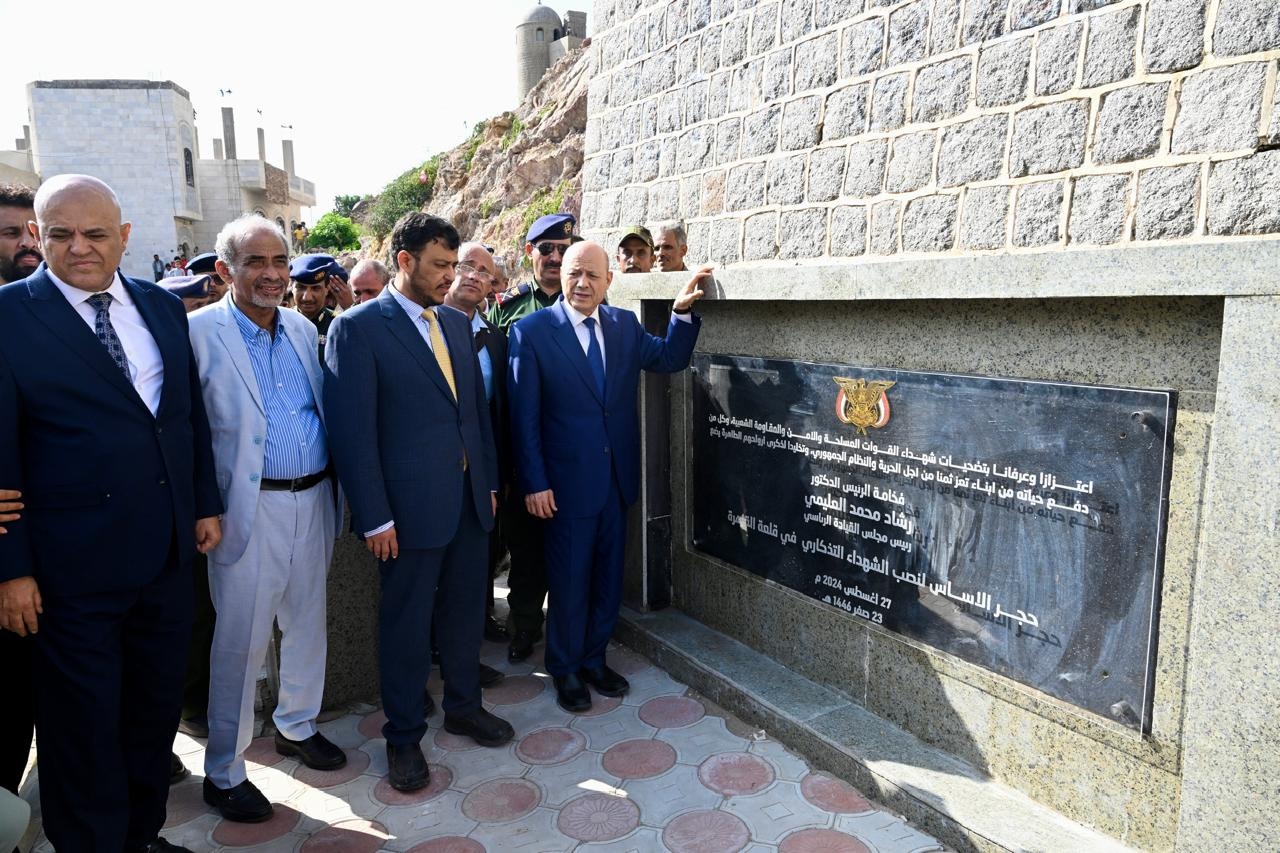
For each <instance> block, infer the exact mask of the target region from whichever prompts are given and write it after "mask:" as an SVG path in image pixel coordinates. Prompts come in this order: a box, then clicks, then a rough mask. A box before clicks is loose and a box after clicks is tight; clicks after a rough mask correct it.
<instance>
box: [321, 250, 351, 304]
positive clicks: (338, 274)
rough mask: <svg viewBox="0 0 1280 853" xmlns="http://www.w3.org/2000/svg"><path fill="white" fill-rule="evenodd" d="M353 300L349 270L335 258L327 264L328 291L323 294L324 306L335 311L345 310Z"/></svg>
mask: <svg viewBox="0 0 1280 853" xmlns="http://www.w3.org/2000/svg"><path fill="white" fill-rule="evenodd" d="M355 302H356V300H355V292H354V291H353V290H352V289H351V272H350V271H349V270H348V269H347V268H346V267H344V266H343V265H342V262H341V261H339V260H337V259H336V258H335V259H334V261H333V263H331V264H329V292H328V293H327V294H326V295H325V299H324V307H325V308H328V309H329V310H330V311H332V312H334V313H336V312H338V311H346V310H347V309H348V308H350V307H351V306H352V305H354V304H355Z"/></svg>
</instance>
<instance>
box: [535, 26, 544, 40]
mask: <svg viewBox="0 0 1280 853" xmlns="http://www.w3.org/2000/svg"><path fill="white" fill-rule="evenodd" d="M533 40H534V41H546V40H547V34H546V33H545V32H543V31H542V28H541V27H539V28H538V29H537V30H536V31H535V32H534V34H533Z"/></svg>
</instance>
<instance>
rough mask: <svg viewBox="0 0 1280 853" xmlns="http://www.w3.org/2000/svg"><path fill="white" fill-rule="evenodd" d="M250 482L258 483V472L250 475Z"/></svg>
mask: <svg viewBox="0 0 1280 853" xmlns="http://www.w3.org/2000/svg"><path fill="white" fill-rule="evenodd" d="M249 482H250V483H256V482H258V475H257V474H250V475H249Z"/></svg>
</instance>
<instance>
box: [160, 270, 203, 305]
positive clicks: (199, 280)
mask: <svg viewBox="0 0 1280 853" xmlns="http://www.w3.org/2000/svg"><path fill="white" fill-rule="evenodd" d="M209 280H210V277H209V276H207V275H184V276H175V277H174V278H166V279H165V280H164V284H163V285H162V287H164V289H165V290H167V291H169V292H170V293H172V294H173V295H174V296H176V297H178V298H179V299H181V300H182V309H183V310H184V311H186V312H187V313H188V314H190V313H191V312H192V311H195V310H196V309H197V308H203V307H204V306H206V305H208V304H209V302H210V299H209V294H210V288H209Z"/></svg>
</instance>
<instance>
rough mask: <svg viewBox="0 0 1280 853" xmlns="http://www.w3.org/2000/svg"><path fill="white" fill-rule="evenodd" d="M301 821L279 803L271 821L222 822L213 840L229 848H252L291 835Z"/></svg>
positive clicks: (217, 827)
mask: <svg viewBox="0 0 1280 853" xmlns="http://www.w3.org/2000/svg"><path fill="white" fill-rule="evenodd" d="M300 819H301V815H299V814H298V813H297V812H296V811H294V810H293V809H291V808H289V807H288V806H284V805H280V804H279V803H277V804H276V805H275V808H274V810H273V813H272V815H271V818H270V820H265V821H263V822H262V823H233V822H232V821H229V820H222V821H219V822H218V825H217V826H216V827H214V830H213V840H214V842H216V843H217V844H222V845H225V846H227V847H250V846H256V845H261V844H265V843H266V842H268V841H275V840H276V839H278V838H283V837H284V836H285V835H288V834H289V833H291V832H292V831H293V829H294V827H296V826H297V825H298V821H299V820H300Z"/></svg>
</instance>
